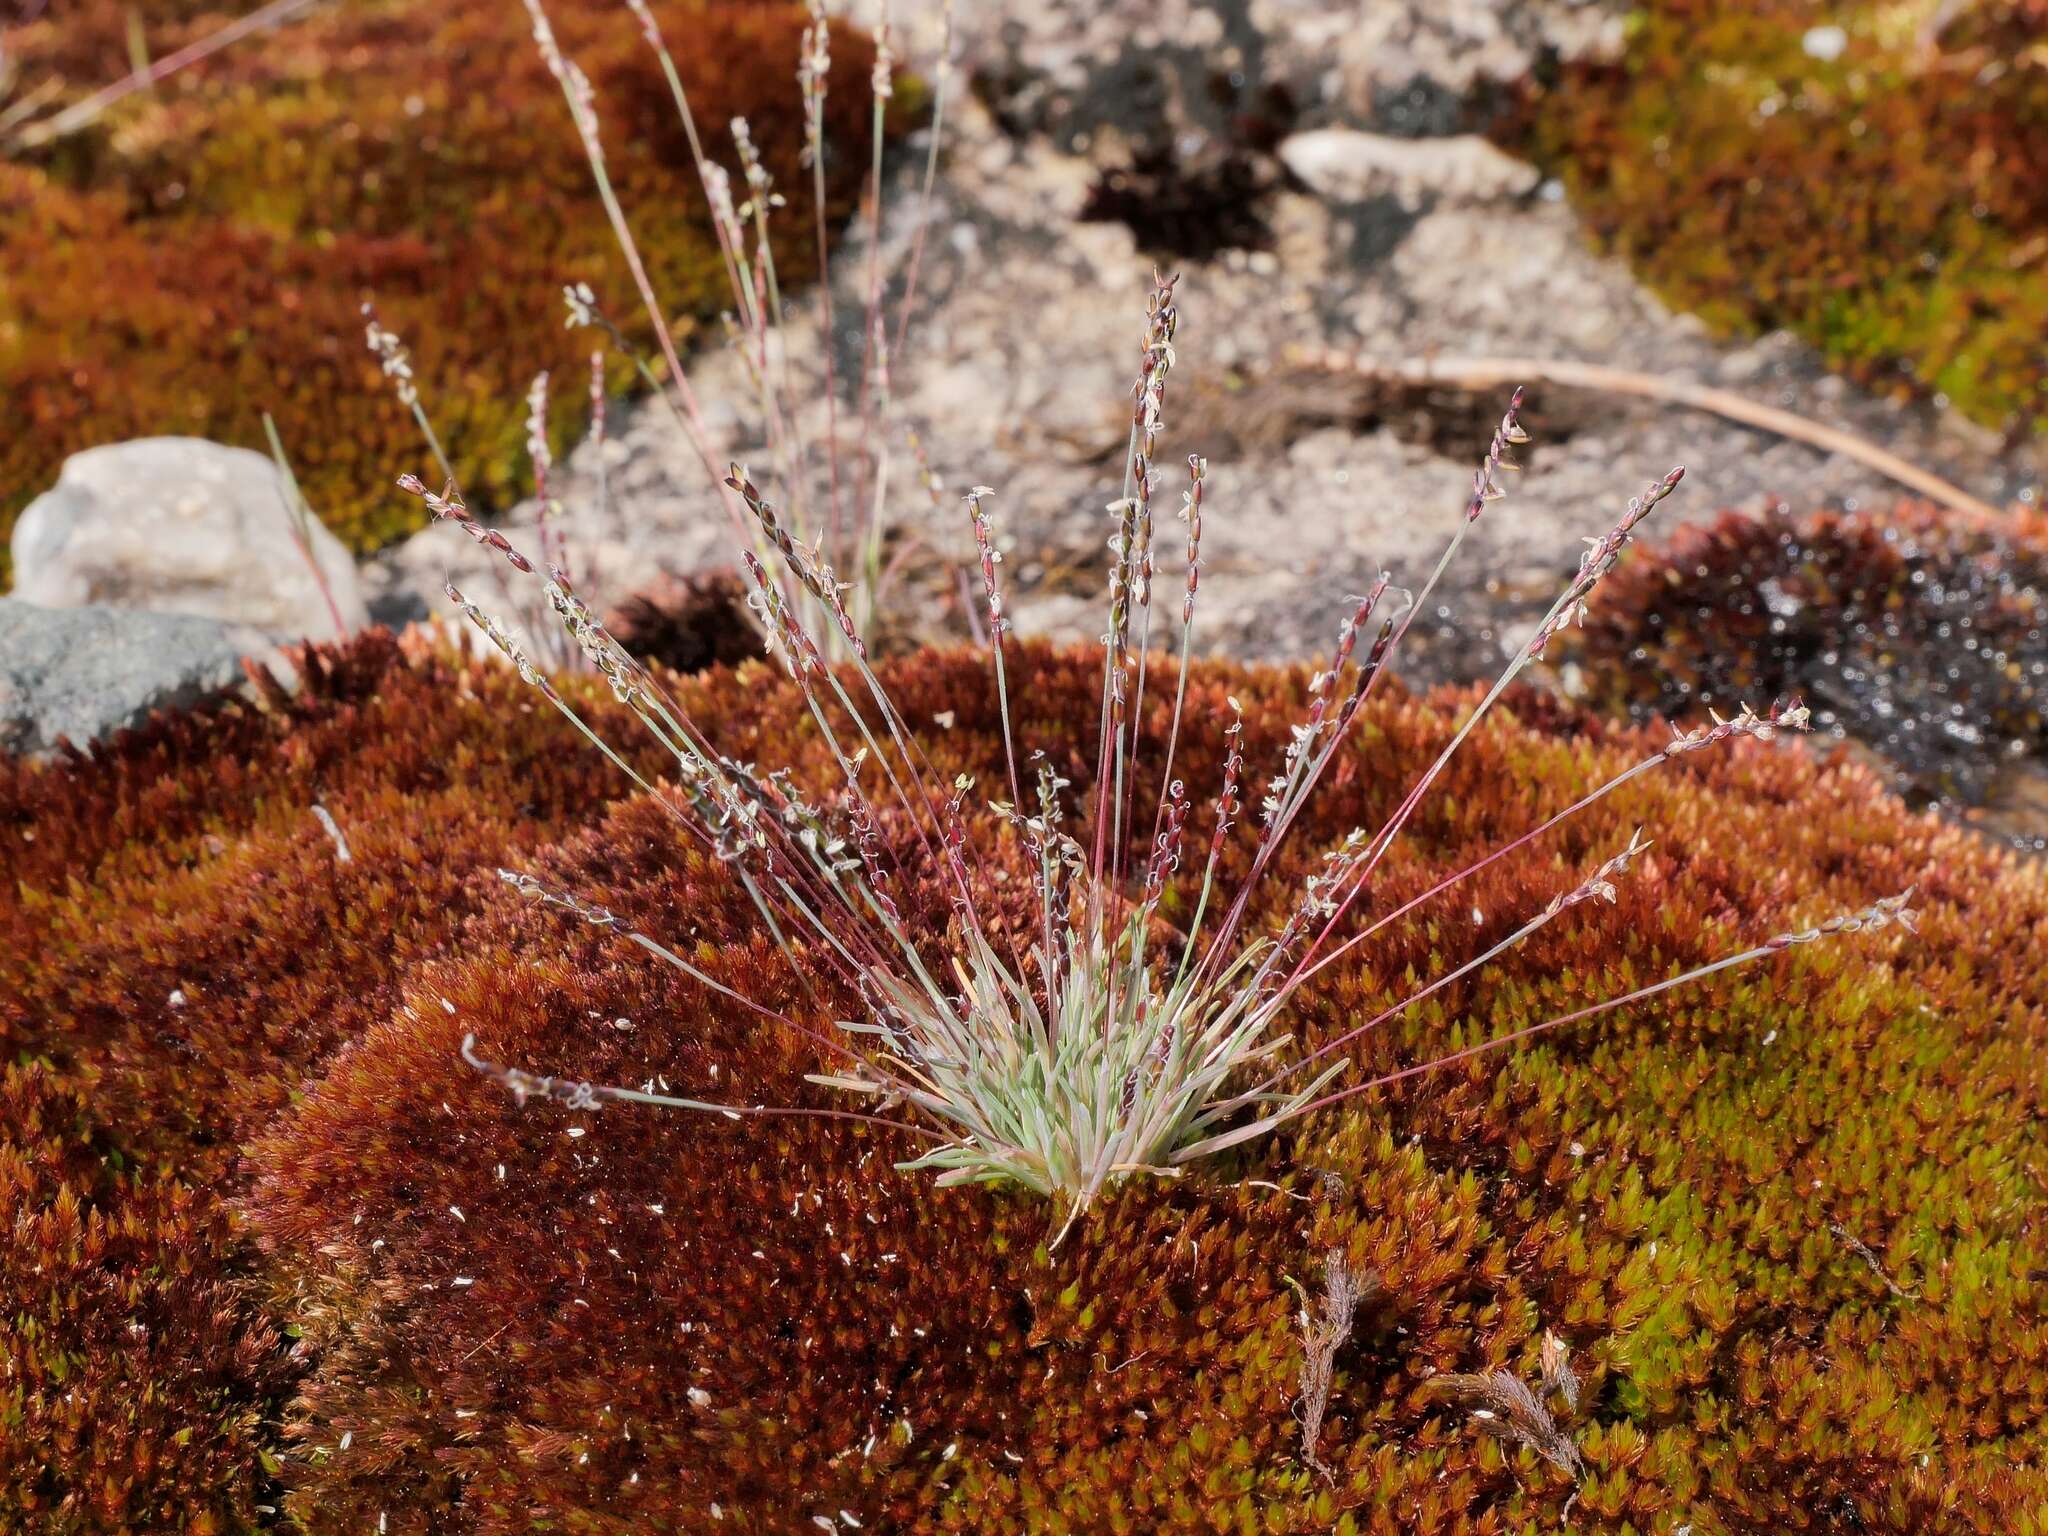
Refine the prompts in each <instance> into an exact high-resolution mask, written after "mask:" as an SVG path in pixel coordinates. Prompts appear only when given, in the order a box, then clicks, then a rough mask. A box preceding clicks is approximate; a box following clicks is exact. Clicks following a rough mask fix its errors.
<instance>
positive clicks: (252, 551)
mask: <svg viewBox="0 0 2048 1536" xmlns="http://www.w3.org/2000/svg"><path fill="white" fill-rule="evenodd" d="M286 498H287V491H286V488H285V485H284V482H283V480H282V477H280V476H279V474H278V472H277V466H276V465H274V464H273V463H272V462H271V461H270V460H269V459H268V458H266V457H265V456H264V455H262V454H260V453H252V452H251V451H250V450H248V449H246V448H227V447H223V446H222V445H221V444H219V443H210V442H207V441H205V440H204V439H202V438H196V437H145V438H137V439H134V440H133V441H130V442H125V443H109V444H107V445H105V446H104V447H99V448H88V449H86V450H85V451H84V452H83V453H75V454H73V455H72V456H71V457H70V458H68V459H66V460H65V461H64V468H63V470H62V472H61V473H60V474H59V475H58V477H57V484H56V486H55V487H54V488H52V489H51V490H49V491H46V492H44V493H43V494H42V495H41V496H38V497H37V498H36V499H35V500H34V501H32V502H30V503H29V506H28V509H27V510H26V511H25V512H23V513H22V515H21V519H20V521H19V522H17V523H16V524H15V525H14V539H13V556H14V595H15V596H16V597H18V598H20V599H21V600H22V601H24V602H29V603H35V604H38V605H40V606H42V607H45V608H83V607H86V606H88V605H92V604H104V605H109V606H113V607H119V608H131V609H142V610H145V611H147V612H150V613H158V614H191V615H195V616H198V617H201V618H209V619H216V620H220V621H222V622H224V623H228V624H241V625H246V626H248V627H249V628H251V629H256V630H261V631H262V632H263V633H265V634H267V635H271V636H274V637H277V638H279V639H292V640H296V639H302V638H312V639H317V640H327V639H333V638H335V631H336V625H335V617H336V612H337V611H338V612H339V616H340V620H341V625H340V627H341V629H342V630H343V631H349V630H356V629H360V628H362V627H363V626H364V625H365V624H367V623H368V622H369V613H368V610H367V609H366V608H365V607H364V605H363V597H362V592H361V589H360V587H359V585H358V583H357V580H356V571H355V562H354V561H353V560H352V559H350V557H349V553H348V551H347V550H346V549H344V548H343V547H342V544H341V541H340V540H338V539H337V538H335V537H334V535H333V534H331V533H329V532H328V531H327V530H326V529H325V528H323V527H321V526H320V524H319V522H318V521H317V519H316V520H313V521H312V522H311V524H310V536H311V538H310V541H311V544H312V553H313V557H314V559H316V560H317V561H318V563H319V568H320V573H321V576H322V577H324V578H325V585H326V589H327V590H326V592H323V591H322V590H321V586H322V584H321V580H320V579H319V578H316V577H315V575H314V572H313V568H312V566H311V565H310V564H309V563H308V561H307V557H306V554H305V552H304V551H302V550H301V548H300V546H299V544H298V542H297V539H296V537H295V534H296V529H297V524H296V522H295V520H294V518H293V516H292V513H291V511H290V509H289V506H288V503H287V499H286ZM330 595H331V597H332V607H330V606H329V597H330Z"/></svg>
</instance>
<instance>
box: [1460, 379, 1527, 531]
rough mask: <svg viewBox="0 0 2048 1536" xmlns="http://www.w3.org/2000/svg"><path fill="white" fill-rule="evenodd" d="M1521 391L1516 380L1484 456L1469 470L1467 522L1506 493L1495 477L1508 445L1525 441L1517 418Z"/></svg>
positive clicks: (1473, 520)
mask: <svg viewBox="0 0 2048 1536" xmlns="http://www.w3.org/2000/svg"><path fill="white" fill-rule="evenodd" d="M1524 393H1526V391H1525V390H1524V389H1523V387H1522V386H1521V385H1519V384H1517V385H1516V386H1515V392H1514V394H1513V395H1511V396H1510V397H1509V398H1508V408H1507V410H1506V412H1505V413H1504V414H1503V415H1502V416H1501V419H1500V425H1499V426H1498V427H1496V428H1495V429H1494V433H1493V441H1492V442H1491V443H1490V444H1488V445H1487V449H1486V458H1485V459H1484V460H1483V461H1482V462H1481V463H1480V466H1479V468H1477V469H1476V470H1474V471H1473V472H1472V500H1471V501H1470V502H1468V503H1467V504H1466V506H1465V521H1466V522H1468V523H1476V522H1478V521H1479V514H1480V513H1481V512H1483V511H1485V510H1486V504H1487V503H1488V502H1489V501H1495V500H1498V499H1499V498H1500V497H1502V496H1505V495H1506V494H1507V492H1505V491H1504V490H1502V489H1501V486H1500V482H1499V481H1498V480H1497V479H1496V478H1495V477H1496V476H1497V475H1498V473H1499V471H1500V467H1501V465H1502V464H1503V463H1504V462H1505V461H1506V457H1507V450H1508V445H1509V444H1510V443H1526V442H1527V441H1529V434H1528V433H1527V432H1525V431H1524V430H1523V429H1522V422H1521V410H1522V396H1523V395H1524Z"/></svg>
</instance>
